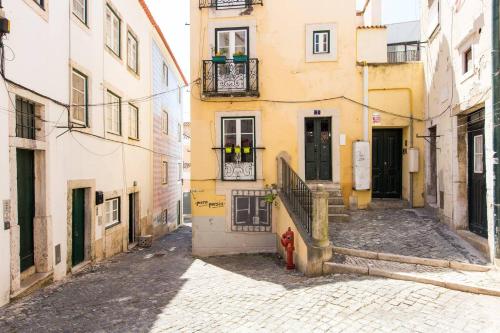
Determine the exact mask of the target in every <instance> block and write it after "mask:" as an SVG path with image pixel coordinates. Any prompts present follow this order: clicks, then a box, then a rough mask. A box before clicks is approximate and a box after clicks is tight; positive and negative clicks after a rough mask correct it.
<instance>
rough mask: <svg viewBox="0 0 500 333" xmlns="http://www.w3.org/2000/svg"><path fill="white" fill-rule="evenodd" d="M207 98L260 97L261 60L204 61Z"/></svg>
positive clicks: (204, 91)
mask: <svg viewBox="0 0 500 333" xmlns="http://www.w3.org/2000/svg"><path fill="white" fill-rule="evenodd" d="M203 94H204V95H205V96H215V97H217V96H222V97H224V96H235V97H239V96H253V97H258V96H259V60H258V59H248V60H247V61H235V60H233V59H227V60H225V62H214V61H213V60H204V61H203Z"/></svg>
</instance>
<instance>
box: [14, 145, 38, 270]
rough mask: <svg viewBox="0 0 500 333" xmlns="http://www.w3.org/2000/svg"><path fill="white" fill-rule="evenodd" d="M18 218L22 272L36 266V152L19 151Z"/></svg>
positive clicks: (17, 156)
mask: <svg viewBox="0 0 500 333" xmlns="http://www.w3.org/2000/svg"><path fill="white" fill-rule="evenodd" d="M16 160H17V216H18V224H19V257H20V265H21V266H20V268H21V272H23V271H25V270H27V269H28V268H30V267H32V266H34V265H35V245H34V236H33V235H34V233H33V220H34V218H35V152H34V151H33V150H25V149H17V150H16Z"/></svg>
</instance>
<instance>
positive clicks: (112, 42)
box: [104, 4, 122, 58]
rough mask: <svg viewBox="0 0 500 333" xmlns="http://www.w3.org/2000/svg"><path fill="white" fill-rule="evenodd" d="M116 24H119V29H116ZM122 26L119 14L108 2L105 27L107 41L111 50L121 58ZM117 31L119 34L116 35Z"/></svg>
mask: <svg viewBox="0 0 500 333" xmlns="http://www.w3.org/2000/svg"><path fill="white" fill-rule="evenodd" d="M108 15H109V16H108ZM108 17H109V19H108ZM115 24H118V31H115V29H114V27H115ZM121 26H122V21H121V19H120V17H119V16H118V14H117V13H116V12H115V11H114V10H113V9H112V8H111V6H110V5H109V4H106V13H105V29H104V30H105V35H106V36H105V37H106V38H105V42H106V46H107V47H108V48H109V49H110V50H111V52H113V53H114V54H115V55H116V56H118V57H119V58H121ZM117 33H118V36H117V35H116V34H117Z"/></svg>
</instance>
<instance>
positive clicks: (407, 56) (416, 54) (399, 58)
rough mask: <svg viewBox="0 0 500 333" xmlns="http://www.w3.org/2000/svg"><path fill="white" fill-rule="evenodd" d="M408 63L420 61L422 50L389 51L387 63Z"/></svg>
mask: <svg viewBox="0 0 500 333" xmlns="http://www.w3.org/2000/svg"><path fill="white" fill-rule="evenodd" d="M408 61H420V50H406V51H388V52H387V62H388V63H390V64H393V63H402V62H408Z"/></svg>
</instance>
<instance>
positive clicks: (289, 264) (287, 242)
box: [281, 228, 295, 269]
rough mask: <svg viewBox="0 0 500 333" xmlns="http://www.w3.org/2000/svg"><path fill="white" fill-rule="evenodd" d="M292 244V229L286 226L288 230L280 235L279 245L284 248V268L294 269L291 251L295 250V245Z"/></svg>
mask: <svg viewBox="0 0 500 333" xmlns="http://www.w3.org/2000/svg"><path fill="white" fill-rule="evenodd" d="M293 244H294V239H293V231H292V229H291V228H288V231H287V232H285V233H284V234H283V235H282V236H281V245H283V247H284V248H285V249H286V269H295V264H294V263H293V251H295V247H294V246H293Z"/></svg>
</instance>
